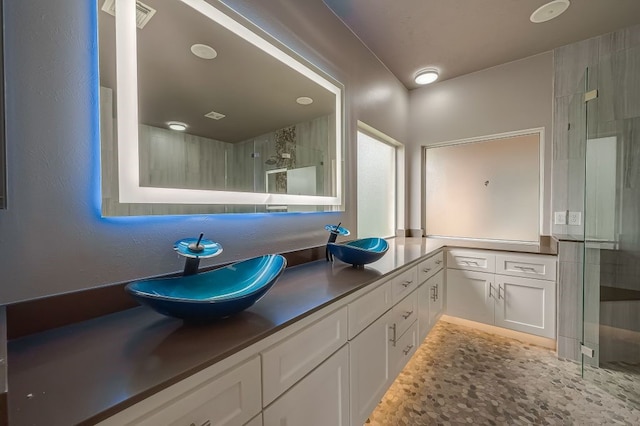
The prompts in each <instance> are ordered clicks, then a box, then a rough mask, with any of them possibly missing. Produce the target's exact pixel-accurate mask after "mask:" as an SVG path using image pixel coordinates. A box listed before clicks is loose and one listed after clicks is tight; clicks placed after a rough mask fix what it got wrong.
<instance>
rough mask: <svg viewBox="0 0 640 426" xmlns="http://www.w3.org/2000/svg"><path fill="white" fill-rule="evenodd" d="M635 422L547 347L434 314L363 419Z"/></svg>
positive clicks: (388, 422) (391, 425)
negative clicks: (424, 335) (410, 355)
mask: <svg viewBox="0 0 640 426" xmlns="http://www.w3.org/2000/svg"><path fill="white" fill-rule="evenodd" d="M463 424H464V425H470V424H473V425H530V424H534V425H608V424H612V425H617V424H619V425H640V410H636V409H634V408H633V407H632V406H630V405H627V404H625V402H623V401H621V400H619V399H616V398H614V397H613V396H611V395H609V394H607V393H606V392H605V391H603V390H602V389H600V388H599V387H597V386H596V385H595V384H593V383H590V382H588V381H585V380H583V379H582V378H580V376H579V368H578V365H577V364H574V363H572V362H569V361H563V360H559V359H557V357H556V356H555V354H554V352H553V351H550V350H548V349H544V348H540V347H537V346H533V345H530V344H526V343H521V342H518V341H515V340H512V339H508V338H505V337H501V336H496V335H492V334H487V333H484V332H481V331H477V330H474V329H471V328H467V327H463V326H459V325H454V324H450V323H446V322H443V321H440V322H438V324H436V326H435V327H434V328H433V330H432V331H431V333H430V334H429V337H428V338H427V340H426V341H425V342H424V343H423V344H422V346H421V347H420V348H418V351H417V352H416V354H415V355H414V356H413V358H412V359H411V361H409V363H408V364H407V366H406V367H405V369H404V370H403V371H402V373H401V374H400V376H398V378H397V379H396V381H395V382H394V383H393V385H392V386H391V388H390V389H389V391H388V392H387V393H386V394H385V396H384V397H383V398H382V401H381V402H380V404H379V405H378V407H377V408H376V410H375V411H374V412H373V413H372V414H371V416H370V418H369V419H368V420H367V423H366V425H367V426H372V425H375V426H403V425H406V426H418V425H463Z"/></svg>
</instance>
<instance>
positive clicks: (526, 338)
mask: <svg viewBox="0 0 640 426" xmlns="http://www.w3.org/2000/svg"><path fill="white" fill-rule="evenodd" d="M440 320H441V321H445V322H448V323H451V324H457V325H462V326H465V327H470V328H475V329H476V330H480V331H484V332H485V333H490V334H496V335H498V336H503V337H508V338H510V339H514V340H518V341H520V342H524V343H531V344H532V345H536V346H540V347H543V348H548V349H553V350H555V349H556V341H555V340H554V339H549V338H547V337H540V336H534V335H533V334H529V333H522V332H520V331H515V330H509V329H507V328H502V327H496V326H495V325H489V324H484V323H481V322H476V321H470V320H467V319H464V318H458V317H452V316H450V315H442V317H440Z"/></svg>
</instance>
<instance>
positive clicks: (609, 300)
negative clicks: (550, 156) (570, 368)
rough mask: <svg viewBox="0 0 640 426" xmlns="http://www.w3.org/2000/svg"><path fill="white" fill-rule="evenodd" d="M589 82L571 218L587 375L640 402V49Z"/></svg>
mask: <svg viewBox="0 0 640 426" xmlns="http://www.w3.org/2000/svg"><path fill="white" fill-rule="evenodd" d="M581 84H583V85H584V86H583V87H584V93H581V94H580V95H576V98H575V99H574V101H573V102H572V104H571V108H570V111H571V113H570V114H571V115H572V117H570V120H569V121H570V122H571V123H577V124H576V125H577V128H575V129H570V135H571V134H573V138H574V139H573V140H574V142H575V143H574V144H573V145H572V144H571V140H572V137H571V136H570V143H569V149H570V150H571V149H572V146H573V149H575V150H576V152H575V154H576V155H575V156H574V158H576V159H579V161H575V162H573V163H572V166H571V165H570V167H573V168H574V170H573V172H575V173H577V174H583V176H584V180H583V182H584V192H583V194H581V195H583V196H584V209H583V217H582V218H569V220H570V221H571V220H575V221H578V222H582V229H583V231H584V253H583V255H584V258H583V259H584V261H583V262H582V266H583V271H582V272H583V274H582V275H583V278H582V279H583V285H582V304H581V305H582V306H581V308H582V319H583V324H582V325H583V327H582V346H581V356H582V363H581V367H582V376H583V377H584V378H585V379H587V380H590V381H592V382H594V383H596V384H597V385H598V386H600V387H601V388H603V389H605V390H606V391H608V392H609V393H611V394H613V395H614V396H616V397H618V398H621V399H624V400H626V401H627V402H629V403H631V404H633V405H635V406H636V407H637V408H640V48H634V49H626V50H621V51H619V52H616V53H613V54H611V55H608V56H604V57H601V60H600V62H599V63H598V64H597V65H596V66H592V67H589V68H588V69H587V70H586V72H585V76H584V79H583V81H582V83H581ZM572 125H573V124H572ZM571 130H574V131H573V132H571Z"/></svg>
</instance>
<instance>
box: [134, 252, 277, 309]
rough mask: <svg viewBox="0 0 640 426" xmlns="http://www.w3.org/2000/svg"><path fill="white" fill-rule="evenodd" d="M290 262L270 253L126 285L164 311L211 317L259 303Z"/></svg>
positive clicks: (135, 296) (142, 301) (144, 302)
mask: <svg viewBox="0 0 640 426" xmlns="http://www.w3.org/2000/svg"><path fill="white" fill-rule="evenodd" d="M286 266H287V260H286V259H285V258H284V257H283V256H281V255H279V254H269V255H265V256H260V257H254V258H252V259H248V260H243V261H241V262H237V263H233V264H231V265H228V266H225V267H223V268H219V269H214V270H212V271H208V272H202V273H198V274H195V275H189V276H181V277H176V278H161V279H152V280H142V281H136V282H132V283H130V284H128V285H127V286H126V287H125V289H126V291H127V292H128V293H129V294H130V295H131V296H133V298H134V299H136V300H137V301H138V302H139V303H141V304H143V305H147V306H149V307H150V308H152V309H154V310H155V311H157V312H159V313H161V314H163V315H168V316H170V317H175V318H181V319H184V320H189V321H198V322H201V321H210V320H214V319H219V318H225V317H228V316H230V315H233V314H235V313H238V312H241V311H243V310H245V309H247V308H248V307H250V306H251V305H253V304H254V303H256V302H257V301H258V300H259V299H260V298H261V297H262V296H264V295H265V294H266V293H267V291H269V289H270V288H271V287H272V286H273V284H275V282H276V281H277V280H278V278H280V275H282V272H284V269H285V268H286Z"/></svg>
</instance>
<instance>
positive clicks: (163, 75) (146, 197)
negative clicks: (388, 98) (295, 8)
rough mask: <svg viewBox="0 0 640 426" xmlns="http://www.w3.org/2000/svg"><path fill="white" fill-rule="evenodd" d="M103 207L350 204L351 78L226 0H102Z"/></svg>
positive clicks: (162, 210)
mask: <svg viewBox="0 0 640 426" xmlns="http://www.w3.org/2000/svg"><path fill="white" fill-rule="evenodd" d="M98 10H99V19H98V22H99V44H100V46H99V49H100V58H99V61H100V120H101V146H102V148H101V160H102V166H101V167H102V214H103V215H104V216H121V215H140V214H189V213H224V212H288V211H326V210H339V209H340V208H341V205H342V171H343V162H342V135H343V117H342V113H343V107H342V105H343V104H342V103H343V91H342V87H341V85H340V84H339V83H338V82H337V81H335V80H334V79H333V78H331V77H330V76H328V75H326V74H325V73H323V72H322V71H320V70H319V69H317V68H316V67H315V66H313V65H311V64H310V63H308V62H307V61H305V60H304V59H303V58H300V57H299V56H298V55H296V54H295V53H293V52H292V51H291V50H290V49H288V48H286V47H285V46H283V45H282V44H281V43H279V42H278V41H276V40H274V39H273V38H272V37H270V36H268V35H267V34H265V33H264V32H263V31H261V30H260V29H259V28H257V27H256V26H255V25H253V24H251V23H250V22H248V21H247V20H246V19H244V18H242V17H240V16H239V15H237V14H236V13H234V12H233V11H231V10H230V9H229V8H228V7H227V6H225V5H224V4H222V3H220V2H219V1H217V0H208V1H205V0H144V2H140V1H136V0H98Z"/></svg>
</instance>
